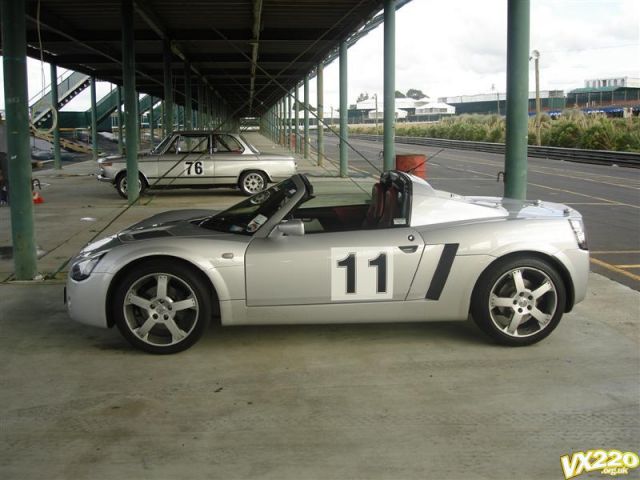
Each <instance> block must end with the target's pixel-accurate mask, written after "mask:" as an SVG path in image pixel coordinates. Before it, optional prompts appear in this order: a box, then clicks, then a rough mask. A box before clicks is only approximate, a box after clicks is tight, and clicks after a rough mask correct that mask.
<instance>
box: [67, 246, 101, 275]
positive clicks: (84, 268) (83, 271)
mask: <svg viewBox="0 0 640 480" xmlns="http://www.w3.org/2000/svg"><path fill="white" fill-rule="evenodd" d="M106 253H107V252H100V253H97V254H94V255H90V256H88V257H84V258H81V259H80V260H78V261H77V262H75V263H74V264H73V265H71V273H70V276H71V278H72V279H73V280H75V281H76V282H79V281H81V280H86V279H87V278H89V275H91V272H93V269H94V268H96V265H98V263H99V262H100V260H101V259H102V257H104V255H105V254H106Z"/></svg>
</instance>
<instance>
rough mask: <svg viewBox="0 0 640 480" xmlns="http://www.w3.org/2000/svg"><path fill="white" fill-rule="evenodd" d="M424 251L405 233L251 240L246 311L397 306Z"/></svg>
mask: <svg viewBox="0 0 640 480" xmlns="http://www.w3.org/2000/svg"><path fill="white" fill-rule="evenodd" d="M423 249H424V242H423V240H422V237H421V236H420V235H419V234H418V233H417V232H416V231H415V230H413V229H412V228H409V227H401V228H386V229H379V230H375V231H373V230H360V231H351V232H329V233H314V234H305V235H302V236H271V237H268V238H255V239H253V240H252V241H251V243H250V244H249V247H248V249H247V252H246V255H245V273H246V299H247V306H249V307H252V306H267V305H271V306H275V305H305V304H306V305H311V304H334V303H347V302H348V303H352V302H376V301H387V302H388V301H401V300H404V299H405V298H406V296H407V294H408V292H409V288H410V287H411V282H412V280H413V277H414V274H415V272H416V269H417V266H418V263H419V261H420V257H421V255H422V251H423Z"/></svg>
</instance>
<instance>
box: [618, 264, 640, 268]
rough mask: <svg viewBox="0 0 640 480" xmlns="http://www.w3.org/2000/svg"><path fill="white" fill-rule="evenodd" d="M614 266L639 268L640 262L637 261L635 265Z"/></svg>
mask: <svg viewBox="0 0 640 480" xmlns="http://www.w3.org/2000/svg"><path fill="white" fill-rule="evenodd" d="M614 267H618V268H640V263H637V264H635V265H614Z"/></svg>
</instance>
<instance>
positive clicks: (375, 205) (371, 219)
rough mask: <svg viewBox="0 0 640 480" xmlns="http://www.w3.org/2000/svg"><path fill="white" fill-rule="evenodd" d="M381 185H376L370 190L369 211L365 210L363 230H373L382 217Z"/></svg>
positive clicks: (382, 195) (382, 199)
mask: <svg viewBox="0 0 640 480" xmlns="http://www.w3.org/2000/svg"><path fill="white" fill-rule="evenodd" d="M383 191H384V190H383V187H382V184H380V183H376V184H375V185H374V186H373V188H372V189H371V204H370V205H369V210H367V216H366V217H365V220H364V223H363V224H362V226H363V227H364V228H374V227H376V226H377V225H378V221H379V220H380V217H381V216H382V207H383V201H384V194H383Z"/></svg>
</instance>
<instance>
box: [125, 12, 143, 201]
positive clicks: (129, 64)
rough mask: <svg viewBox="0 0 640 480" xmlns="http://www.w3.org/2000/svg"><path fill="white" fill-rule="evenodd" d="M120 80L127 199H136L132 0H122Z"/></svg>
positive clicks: (136, 122)
mask: <svg viewBox="0 0 640 480" xmlns="http://www.w3.org/2000/svg"><path fill="white" fill-rule="evenodd" d="M121 18H122V80H123V85H124V86H123V88H124V117H125V126H124V128H125V145H126V153H127V200H128V201H129V205H131V204H133V203H134V202H135V201H136V200H138V196H139V195H140V191H139V188H138V135H137V127H138V119H137V116H136V105H137V98H136V96H137V93H136V65H135V52H134V46H135V45H134V39H133V18H134V13H133V0H122V15H121Z"/></svg>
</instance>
